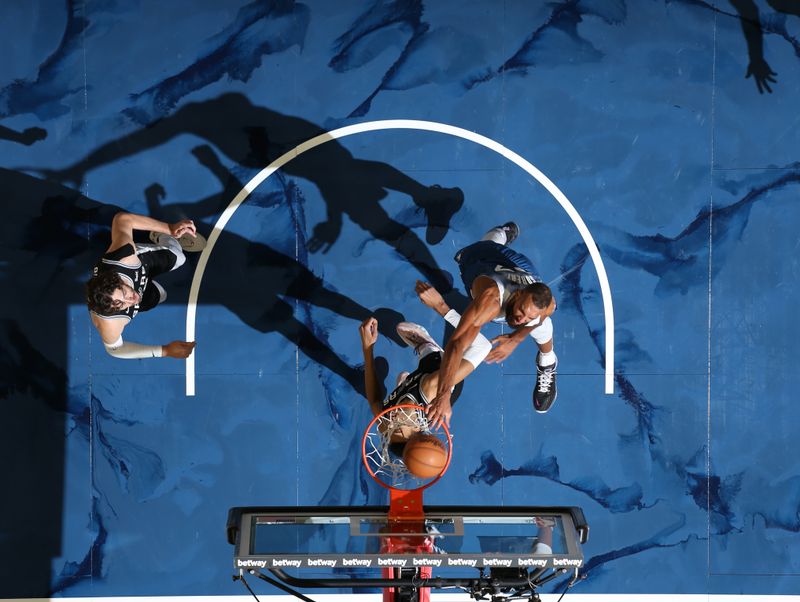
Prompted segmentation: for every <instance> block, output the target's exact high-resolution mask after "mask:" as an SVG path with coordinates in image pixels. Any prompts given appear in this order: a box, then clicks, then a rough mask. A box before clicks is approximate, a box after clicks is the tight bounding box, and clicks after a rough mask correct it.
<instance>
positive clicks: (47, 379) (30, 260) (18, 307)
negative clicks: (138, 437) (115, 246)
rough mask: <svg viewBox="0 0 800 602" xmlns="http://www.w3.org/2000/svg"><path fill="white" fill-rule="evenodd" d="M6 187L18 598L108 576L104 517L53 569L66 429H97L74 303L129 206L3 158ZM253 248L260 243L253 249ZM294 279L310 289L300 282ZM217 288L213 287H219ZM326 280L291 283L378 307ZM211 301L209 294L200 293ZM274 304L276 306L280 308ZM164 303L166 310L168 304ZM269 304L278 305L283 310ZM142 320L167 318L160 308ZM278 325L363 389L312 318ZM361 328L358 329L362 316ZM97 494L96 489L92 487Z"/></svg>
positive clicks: (5, 446) (1, 281)
mask: <svg viewBox="0 0 800 602" xmlns="http://www.w3.org/2000/svg"><path fill="white" fill-rule="evenodd" d="M0 186H2V189H3V190H4V200H5V202H6V203H7V204H6V205H5V209H4V210H5V216H4V217H5V218H6V219H5V220H4V222H3V223H4V224H5V227H4V228H3V229H2V237H3V244H2V245H0V262H2V263H0V265H2V266H3V267H2V270H0V285H1V286H2V289H3V291H5V292H6V294H5V295H3V296H2V301H0V306H1V307H0V310H1V311H2V314H0V315H2V319H0V400H2V411H3V420H4V421H5V423H6V424H8V425H14V428H13V429H12V428H9V429H6V434H5V435H4V436H3V437H2V438H0V453H2V455H3V457H4V458H6V461H4V462H2V463H0V482H3V483H16V484H17V485H19V486H20V487H22V488H24V490H25V491H26V495H25V496H12V495H7V496H3V498H2V502H1V503H0V512H1V513H2V515H3V516H6V517H10V518H13V520H11V521H10V522H8V525H7V528H4V529H3V538H4V539H3V543H4V545H3V546H0V582H1V583H3V593H4V594H5V595H6V596H8V597H32V596H36V597H41V598H47V597H49V596H50V595H51V594H52V593H53V591H54V588H56V590H57V589H58V586H57V585H55V584H57V583H60V582H63V581H65V580H66V581H70V580H75V579H85V578H87V577H92V576H98V577H99V576H100V574H99V572H98V573H97V574H96V575H95V571H99V570H100V569H99V566H100V565H99V564H98V563H97V562H96V561H95V562H92V561H91V556H92V554H95V556H96V555H97V554H98V553H102V550H100V549H95V547H94V545H95V544H96V545H101V543H100V539H102V537H103V533H104V532H103V531H102V527H98V528H100V532H99V533H98V538H99V539H98V541H96V542H95V544H93V546H91V547H90V548H89V549H87V556H86V558H84V559H83V560H79V562H77V563H72V562H68V563H66V565H65V566H64V567H63V569H58V568H56V569H55V573H53V572H51V569H52V567H53V566H55V565H54V564H53V563H54V561H55V560H56V559H58V558H62V557H63V556H64V553H65V550H64V549H63V548H62V545H63V544H62V533H63V532H64V529H63V518H62V517H63V516H64V482H65V472H64V470H65V464H66V457H65V454H66V451H65V441H66V439H65V433H67V434H68V435H67V436H68V437H71V438H73V439H74V440H76V441H79V443H78V444H79V445H93V443H92V440H93V439H92V432H93V428H96V427H93V423H92V415H91V409H90V408H91V407H93V406H92V404H93V403H94V401H95V400H94V398H93V399H92V400H91V401H87V398H86V393H87V388H86V387H87V385H86V381H85V378H86V375H85V369H78V370H77V371H75V372H74V373H73V372H71V370H74V367H73V368H71V367H70V352H69V345H70V339H69V333H71V332H73V333H74V327H76V326H75V324H74V322H72V321H71V320H74V317H72V316H71V313H70V312H71V307H75V306H78V307H81V306H83V305H84V304H85V299H84V293H83V287H82V282H84V281H85V280H86V279H87V278H88V276H89V274H90V268H91V266H92V265H93V264H94V263H95V262H96V261H97V259H98V258H99V257H100V256H101V255H102V253H103V252H104V250H105V249H106V248H107V247H108V243H109V231H110V224H111V220H112V218H113V216H114V215H115V214H116V213H117V212H119V211H121V210H123V208H122V207H119V206H116V205H112V204H106V203H100V202H98V201H95V200H93V199H90V198H88V197H86V196H84V195H82V194H81V193H79V192H78V191H75V190H72V189H70V188H67V187H64V186H61V185H59V184H56V183H54V182H48V181H44V180H40V179H37V178H35V177H32V176H30V175H27V174H23V173H19V172H15V171H12V170H8V169H4V168H0ZM153 191H157V189H153ZM153 191H151V192H149V194H153ZM212 202H213V204H214V206H216V207H218V206H219V205H218V202H219V199H215V198H213V197H212V199H211V200H209V201H208V206H209V207H211V205H212ZM220 244H221V246H232V247H234V248H235V249H236V252H237V253H239V255H238V256H239V257H242V256H243V254H247V253H251V252H252V253H253V257H254V259H255V260H257V261H261V260H263V259H264V258H268V259H269V260H270V261H274V262H275V265H280V266H281V267H280V268H277V267H273V266H270V267H268V268H266V269H267V270H278V269H280V270H285V269H288V270H289V272H290V273H291V274H292V275H294V276H296V277H298V278H301V277H304V276H308V277H309V278H311V277H313V274H311V273H310V272H308V273H306V272H305V271H304V268H303V267H302V266H299V265H296V264H293V263H292V262H291V261H288V262H287V261H286V259H285V258H284V257H277V255H279V254H276V253H275V252H274V251H272V250H271V249H269V248H268V247H265V246H264V245H258V244H256V245H253V244H252V243H249V242H246V241H244V240H239V241H236V240H235V238H233V237H231V238H229V239H227V240H224V241H221V242H220ZM247 247H254V248H253V250H251V251H250V250H248V249H247ZM194 257H196V255H195V256H194ZM190 260H191V258H190ZM286 266H288V267H286ZM187 267H188V266H187ZM183 271H185V272H187V273H189V272H190V270H183ZM179 272H180V270H179ZM263 273H265V272H262V274H263ZM275 273H277V271H276V272H275ZM211 281H212V282H213V279H212V280H211ZM204 286H205V285H204ZM295 286H300V287H301V289H302V286H301V285H300V284H297V285H295ZM214 288H215V287H213V286H212V287H210V288H209V289H206V288H204V289H203V291H204V293H205V292H209V293H214ZM323 289H325V287H324V286H323V285H322V283H321V282H320V281H319V279H318V278H317V279H316V280H315V281H313V282H311V283H310V284H308V288H307V289H305V290H300V289H297V288H295V289H291V290H292V291H293V292H295V293H297V295H298V298H300V295H301V294H302V295H307V296H308V297H309V298H310V301H309V302H316V303H319V304H320V305H322V304H323V302H327V303H335V304H337V305H336V306H335V307H336V308H338V307H339V305H338V304H341V306H342V307H344V311H345V312H346V313H348V315H350V316H351V317H353V318H354V319H361V317H362V316H366V315H369V313H370V312H369V310H367V309H366V308H363V307H362V306H360V305H359V304H357V303H355V302H354V301H352V300H350V299H348V298H347V297H345V296H343V295H339V294H338V293H336V292H335V291H330V292H326V291H325V290H323ZM286 290H287V291H288V290H289V288H288V287H287V289H286ZM272 291H273V292H272V296H273V297H274V296H275V295H276V294H278V293H277V289H272ZM169 292H170V296H171V298H172V299H176V298H177V299H180V298H181V297H183V296H184V295H185V294H186V293H187V292H188V291H186V290H184V289H180V288H177V287H175V288H173V287H172V286H170V287H169ZM249 292H250V293H251V294H252V292H253V291H252V290H251V291H249ZM319 295H322V296H321V297H320V296H319ZM225 297H226V295H221V294H220V295H219V296H217V295H216V294H214V295H213V299H211V300H210V302H222V303H223V305H224V301H225V300H226V298H225ZM201 301H204V299H203V298H202V296H201ZM169 302H170V301H168V303H169ZM254 306H255V304H254ZM274 307H276V306H275V305H273V306H272V308H274ZM234 309H236V306H235V305H234ZM267 309H268V311H267V313H270V309H271V308H267ZM155 311H156V314H157V313H158V310H155ZM247 311H250V310H249V309H248V310H247ZM271 312H272V313H280V310H277V309H272V310H271ZM262 313H263V312H262ZM252 315H253V316H256V317H255V318H254V319H256V320H258V319H265V317H264V316H263V315H260V314H258V313H257V312H255V311H253V313H252ZM248 317H249V316H248ZM392 317H394V318H395V319H397V318H398V316H394V315H392V316H388V315H387V316H385V317H384V320H385V321H386V322H387V324H389V323H390V322H391V319H390V318H392ZM139 319H143V318H142V317H139ZM144 319H161V316H159V315H155V316H152V317H147V318H144ZM290 321H291V320H290ZM71 324H72V326H71ZM88 327H89V322H88V320H87V321H86V328H88ZM279 328H281V329H283V330H284V331H286V332H287V333H288V334H289V335H292V336H295V338H296V339H298V341H299V344H300V345H301V349H302V350H303V351H304V353H307V354H308V355H309V357H312V355H314V354H316V357H312V359H318V361H320V363H322V365H324V366H325V367H326V368H328V369H330V370H331V371H332V372H337V373H339V374H341V375H342V377H343V378H345V379H346V380H347V381H348V382H349V383H351V385H353V386H354V388H356V389H358V390H363V384H362V382H361V381H358V380H357V379H361V378H362V377H361V373H360V371H359V370H358V369H356V368H352V367H350V366H348V365H347V364H346V363H345V362H343V361H342V360H341V359H339V358H338V356H336V354H335V353H333V351H331V350H330V349H329V348H328V347H327V346H326V345H325V344H324V343H322V342H321V341H319V340H315V338H314V336H313V329H311V328H308V327H306V326H305V325H304V324H302V323H298V324H295V325H290V326H279ZM304 328H305V330H303V329H304ZM352 328H353V332H354V333H356V324H355V323H354V324H353V325H352ZM354 336H357V335H355V334H354ZM205 344H208V345H212V344H213V342H212V341H207V342H205ZM96 345H97V348H98V350H97V351H96V352H97V353H103V352H102V351H101V350H100V344H99V342H96ZM115 361H122V360H115ZM376 363H377V366H376V367H377V369H378V370H379V372H380V375H381V378H382V379H383V378H385V376H386V372H387V366H386V362H385V360H383V359H382V358H376ZM82 379H83V380H82ZM81 441H82V442H83V443H80V442H81ZM94 441H95V443H94V445H98V446H101V447H102V446H104V445H108V443H107V442H104V441H103V440H102V438H99V439H95V440H94ZM113 452H114V450H113V449H112V450H108V453H109V454H111V455H113ZM90 495H93V496H94V495H97V493H96V492H95V491H93V490H92V491H91V492H90Z"/></svg>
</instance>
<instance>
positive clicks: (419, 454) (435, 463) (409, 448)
mask: <svg viewBox="0 0 800 602" xmlns="http://www.w3.org/2000/svg"><path fill="white" fill-rule="evenodd" d="M403 463H404V464H405V465H406V468H408V472H410V473H411V474H413V475H414V476H415V477H419V478H420V479H433V478H435V477H438V476H439V473H440V472H442V469H443V468H444V467H445V464H447V449H446V448H445V446H444V443H442V441H441V439H439V438H438V437H437V436H436V435H428V434H425V433H416V434H415V435H411V437H409V439H408V442H407V443H406V448H405V450H403Z"/></svg>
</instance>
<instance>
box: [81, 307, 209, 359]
mask: <svg viewBox="0 0 800 602" xmlns="http://www.w3.org/2000/svg"><path fill="white" fill-rule="evenodd" d="M92 322H93V324H94V326H95V327H96V328H97V331H98V332H99V333H100V338H101V339H102V340H103V346H104V347H105V348H106V352H107V353H108V354H109V355H110V356H112V357H116V358H118V359H123V360H136V359H147V358H151V357H173V358H176V359H186V358H187V357H189V356H190V355H191V354H192V351H193V350H194V347H195V343H193V342H188V341H172V342H171V343H167V344H166V345H141V344H139V343H133V342H131V341H123V340H122V331H123V330H124V328H125V326H126V325H127V324H128V322H127V321H126V320H124V319H121V318H117V319H111V320H106V319H103V318H99V317H96V316H93V317H92Z"/></svg>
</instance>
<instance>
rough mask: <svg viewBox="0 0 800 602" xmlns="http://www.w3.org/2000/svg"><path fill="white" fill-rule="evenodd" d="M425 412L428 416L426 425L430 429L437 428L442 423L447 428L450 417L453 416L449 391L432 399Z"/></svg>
mask: <svg viewBox="0 0 800 602" xmlns="http://www.w3.org/2000/svg"><path fill="white" fill-rule="evenodd" d="M425 412H426V413H427V414H428V423H429V424H430V426H431V429H437V428H439V427H440V426H441V425H442V423H444V424H446V425H447V427H448V428H449V427H450V417H451V416H452V415H453V408H452V406H451V405H450V391H446V392H444V393H439V395H437V396H436V397H434V398H433V401H431V403H430V405H428V407H427V408H426V409H425Z"/></svg>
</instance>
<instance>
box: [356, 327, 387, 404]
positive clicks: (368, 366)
mask: <svg viewBox="0 0 800 602" xmlns="http://www.w3.org/2000/svg"><path fill="white" fill-rule="evenodd" d="M358 332H359V334H360V335H361V351H362V352H363V353H364V388H365V390H366V394H367V401H368V402H369V407H370V409H371V410H372V413H373V414H374V415H375V416H377V415H378V414H380V413H381V411H382V410H383V405H382V403H381V401H382V400H381V398H380V396H379V391H380V384H379V383H378V376H377V374H376V372H375V358H374V356H373V352H372V349H373V347H375V342H376V341H377V340H378V320H376V319H375V318H367V319H366V320H364V321H363V322H362V323H361V326H360V327H359V328H358Z"/></svg>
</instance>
